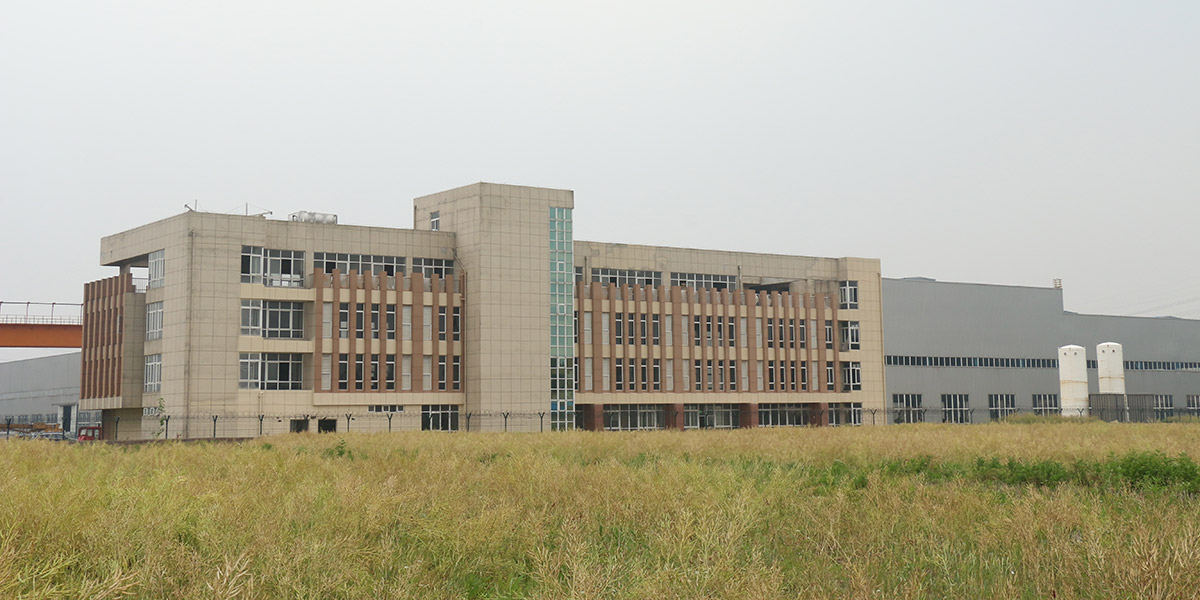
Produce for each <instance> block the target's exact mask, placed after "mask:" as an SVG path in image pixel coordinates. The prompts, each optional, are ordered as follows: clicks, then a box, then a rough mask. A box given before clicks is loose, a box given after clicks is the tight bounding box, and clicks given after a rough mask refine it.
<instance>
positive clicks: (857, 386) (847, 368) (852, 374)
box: [842, 361, 862, 392]
mask: <svg viewBox="0 0 1200 600" xmlns="http://www.w3.org/2000/svg"><path fill="white" fill-rule="evenodd" d="M861 389H862V363H860V362H857V361H854V362H843V363H842V391H843V392H852V391H857V390H861Z"/></svg>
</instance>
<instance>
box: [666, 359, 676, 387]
mask: <svg viewBox="0 0 1200 600" xmlns="http://www.w3.org/2000/svg"><path fill="white" fill-rule="evenodd" d="M666 370H667V391H668V392H673V391H675V360H674V359H670V358H668V359H667V364H666Z"/></svg>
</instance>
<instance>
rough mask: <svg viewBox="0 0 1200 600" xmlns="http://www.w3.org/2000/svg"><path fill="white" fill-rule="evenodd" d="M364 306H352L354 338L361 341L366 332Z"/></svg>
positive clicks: (360, 304)
mask: <svg viewBox="0 0 1200 600" xmlns="http://www.w3.org/2000/svg"><path fill="white" fill-rule="evenodd" d="M366 310H367V309H366V306H365V305H364V304H363V303H361V302H360V303H358V304H355V305H354V337H356V338H358V339H360V340H361V339H363V337H364V336H365V335H366V332H367V319H366V314H365V313H366Z"/></svg>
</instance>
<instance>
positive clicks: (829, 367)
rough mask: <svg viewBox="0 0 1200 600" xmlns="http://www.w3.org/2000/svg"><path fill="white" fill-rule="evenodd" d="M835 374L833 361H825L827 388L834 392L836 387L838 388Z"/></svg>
mask: <svg viewBox="0 0 1200 600" xmlns="http://www.w3.org/2000/svg"><path fill="white" fill-rule="evenodd" d="M835 376H836V375H835V374H834V372H833V361H827V362H826V363H825V389H826V390H829V391H831V392H832V391H833V390H834V389H836V388H835V387H834V386H835V384H836V381H835V380H834V377H835Z"/></svg>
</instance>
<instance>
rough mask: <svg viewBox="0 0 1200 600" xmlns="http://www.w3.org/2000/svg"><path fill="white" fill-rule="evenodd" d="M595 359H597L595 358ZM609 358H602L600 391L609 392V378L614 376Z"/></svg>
mask: <svg viewBox="0 0 1200 600" xmlns="http://www.w3.org/2000/svg"><path fill="white" fill-rule="evenodd" d="M593 360H595V359H593ZM608 360H609V359H607V358H605V359H601V361H600V384H601V385H600V391H602V392H607V391H608V390H609V380H610V379H611V377H612V368H611V367H612V365H611V364H610V363H609V362H608Z"/></svg>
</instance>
